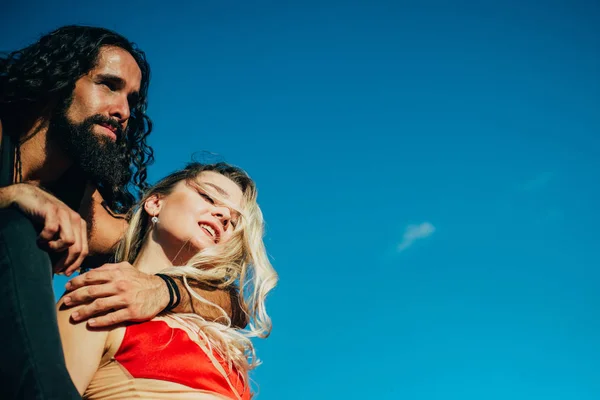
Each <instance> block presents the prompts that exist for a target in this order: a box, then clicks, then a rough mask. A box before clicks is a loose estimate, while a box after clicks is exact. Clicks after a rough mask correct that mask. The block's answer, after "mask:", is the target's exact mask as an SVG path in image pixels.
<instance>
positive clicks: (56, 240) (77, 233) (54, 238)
mask: <svg viewBox="0 0 600 400" xmlns="http://www.w3.org/2000/svg"><path fill="white" fill-rule="evenodd" d="M11 205H16V206H17V207H18V208H19V209H20V210H21V211H22V212H23V213H24V214H25V215H27V216H28V217H29V218H30V219H31V220H32V221H34V222H36V223H39V224H41V225H42V231H41V233H40V235H39V237H38V244H39V245H40V247H42V248H44V249H45V250H50V251H56V252H65V255H64V257H63V258H62V259H61V260H60V261H59V262H58V263H57V264H56V266H55V267H54V272H62V271H64V272H65V273H66V275H71V274H72V273H73V272H74V271H76V270H77V269H78V268H79V267H80V266H81V263H82V262H83V259H84V258H85V257H86V256H87V254H88V241H87V223H86V222H85V221H84V220H83V219H82V218H81V217H80V216H79V214H77V213H76V212H75V211H73V210H72V209H71V208H69V207H68V206H67V205H66V204H65V203H63V202H62V201H60V200H58V199H57V198H56V197H54V196H52V195H51V194H50V193H47V192H45V191H43V190H42V189H40V188H39V187H37V186H33V185H30V184H26V183H19V184H16V185H11V186H7V187H6V188H3V191H2V196H0V208H5V207H9V206H11Z"/></svg>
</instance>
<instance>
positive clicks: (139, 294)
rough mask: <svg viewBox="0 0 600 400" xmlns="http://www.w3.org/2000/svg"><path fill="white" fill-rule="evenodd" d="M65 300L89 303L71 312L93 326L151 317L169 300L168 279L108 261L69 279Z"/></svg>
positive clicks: (74, 316) (124, 263)
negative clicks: (166, 281)
mask: <svg viewBox="0 0 600 400" xmlns="http://www.w3.org/2000/svg"><path fill="white" fill-rule="evenodd" d="M66 289H67V291H68V293H67V294H65V297H64V299H63V300H64V304H65V305H67V306H69V307H70V306H75V305H78V304H85V303H89V304H87V305H86V306H85V307H82V308H81V309H79V311H78V312H75V313H73V314H72V315H71V317H72V318H73V320H74V321H77V322H78V321H85V320H88V319H89V318H91V317H95V318H93V319H89V320H88V324H89V325H90V326H92V327H95V328H96V327H107V326H113V325H117V324H119V323H122V322H125V321H147V320H150V319H152V318H154V317H155V316H156V315H158V313H160V312H161V311H162V310H163V309H164V308H165V307H166V306H167V305H168V303H169V292H168V289H167V286H166V285H165V282H164V281H163V280H162V279H161V278H159V277H158V276H154V275H148V274H145V273H143V272H140V271H138V270H137V269H135V268H134V267H133V266H132V265H131V264H129V263H128V262H122V263H118V264H105V265H103V266H102V267H100V268H96V269H94V270H92V271H89V272H86V273H85V274H83V275H80V276H77V277H75V278H73V279H72V280H71V281H70V282H68V283H67V286H66Z"/></svg>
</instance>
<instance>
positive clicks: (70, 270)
mask: <svg viewBox="0 0 600 400" xmlns="http://www.w3.org/2000/svg"><path fill="white" fill-rule="evenodd" d="M79 224H80V226H81V229H80V238H81V252H80V253H79V257H78V258H77V260H75V262H74V263H73V264H72V265H71V266H69V267H68V268H67V270H66V271H65V275H67V276H71V274H72V273H73V272H75V271H77V270H78V269H79V267H81V264H83V261H84V260H85V258H86V257H87V255H88V253H89V246H88V239H87V223H86V222H85V220H84V219H80V220H79Z"/></svg>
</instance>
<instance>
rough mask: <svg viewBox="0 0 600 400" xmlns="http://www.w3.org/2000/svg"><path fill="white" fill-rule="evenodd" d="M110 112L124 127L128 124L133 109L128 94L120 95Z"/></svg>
mask: <svg viewBox="0 0 600 400" xmlns="http://www.w3.org/2000/svg"><path fill="white" fill-rule="evenodd" d="M110 114H111V115H110V116H111V117H113V118H116V119H117V120H118V121H119V123H120V124H121V125H122V126H123V127H125V126H126V125H127V121H128V120H129V117H130V116H131V110H130V108H129V101H127V97H126V96H119V98H118V99H116V100H115V102H114V103H113V105H112V108H111V113H110Z"/></svg>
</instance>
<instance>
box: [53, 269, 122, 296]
mask: <svg viewBox="0 0 600 400" xmlns="http://www.w3.org/2000/svg"><path fill="white" fill-rule="evenodd" d="M110 281H112V275H111V272H110V271H99V270H98V268H96V269H95V270H93V271H89V272H86V273H85V274H83V275H79V276H76V277H75V278H73V279H71V280H70V281H69V282H67V284H66V286H65V288H66V289H67V291H70V292H71V291H73V290H75V289H78V288H80V287H83V286H87V285H99V284H102V283H106V282H110Z"/></svg>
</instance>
